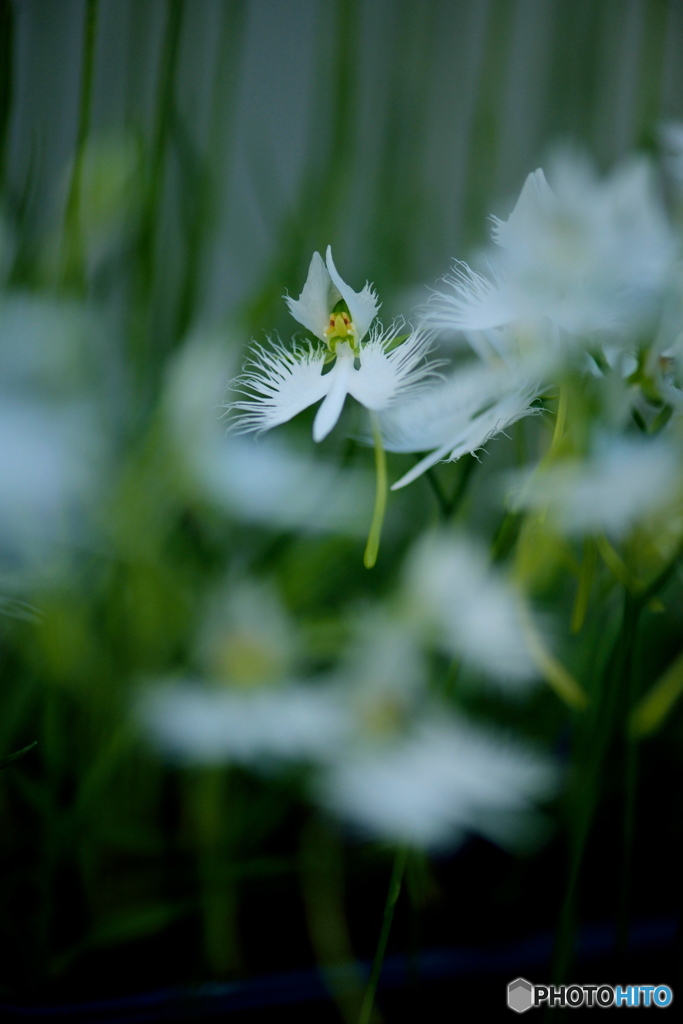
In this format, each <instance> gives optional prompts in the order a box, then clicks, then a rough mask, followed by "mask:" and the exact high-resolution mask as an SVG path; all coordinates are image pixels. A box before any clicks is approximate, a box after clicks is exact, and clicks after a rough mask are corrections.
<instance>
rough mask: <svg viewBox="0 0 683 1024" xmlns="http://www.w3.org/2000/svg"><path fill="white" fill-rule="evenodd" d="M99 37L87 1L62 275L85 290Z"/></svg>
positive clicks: (92, 0)
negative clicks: (86, 180)
mask: <svg viewBox="0 0 683 1024" xmlns="http://www.w3.org/2000/svg"><path fill="white" fill-rule="evenodd" d="M96 34H97V0H87V3H86V6H85V23H84V26H83V58H82V70H81V95H80V101H79V109H78V128H77V135H76V151H75V154H74V161H73V166H72V168H71V178H70V181H69V191H68V194H67V198H66V206H65V209H64V228H65V242H64V265H63V274H64V278H65V281H66V282H67V283H76V284H77V285H78V286H82V284H83V277H84V274H85V265H84V261H85V257H84V253H83V239H82V237H81V223H80V210H79V203H80V194H81V179H82V177H83V153H84V149H85V140H86V138H87V135H88V127H89V125H90V108H91V106H92V85H93V77H94V68H95V40H96Z"/></svg>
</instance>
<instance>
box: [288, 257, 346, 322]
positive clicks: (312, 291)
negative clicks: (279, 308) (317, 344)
mask: <svg viewBox="0 0 683 1024" xmlns="http://www.w3.org/2000/svg"><path fill="white" fill-rule="evenodd" d="M341 297H342V296H341V292H340V291H339V289H338V288H337V287H336V285H335V283H334V282H333V280H332V278H331V277H330V274H329V271H328V269H327V267H326V266H325V263H324V260H323V258H322V256H321V255H320V253H319V252H314V253H313V257H312V259H311V264H310V266H309V268H308V277H307V278H306V284H305V285H304V287H303V291H302V292H301V295H300V296H299V298H298V299H292V298H290V296H289V295H285V296H284V299H285V301H286V303H287V305H288V307H289V312H290V313H291V314H292V316H293V317H294V319H295V320H298V322H299V323H300V324H303V326H304V327H306V328H307V329H308V330H309V331H310V332H311V333H312V334H315V336H316V338H320V339H321V341H325V329H326V328H327V326H328V325H329V322H330V313H331V312H332V310H333V309H334V307H335V306H336V304H337V303H338V302H339V300H340V299H341Z"/></svg>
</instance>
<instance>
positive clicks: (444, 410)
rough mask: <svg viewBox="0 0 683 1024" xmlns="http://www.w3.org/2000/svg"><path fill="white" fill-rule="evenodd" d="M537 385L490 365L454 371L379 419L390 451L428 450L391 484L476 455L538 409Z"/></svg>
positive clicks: (406, 481) (403, 482) (397, 485)
mask: <svg viewBox="0 0 683 1024" xmlns="http://www.w3.org/2000/svg"><path fill="white" fill-rule="evenodd" d="M538 395H539V387H538V385H537V384H535V383H532V382H530V381H529V380H528V379H527V380H522V381H520V382H519V383H515V381H514V377H511V376H510V375H509V374H507V373H504V372H502V371H501V370H494V369H493V368H489V367H475V368H470V367H466V368H463V369H462V370H459V371H455V372H454V373H453V374H452V375H451V376H450V377H448V378H447V379H446V380H444V381H443V382H439V383H438V384H435V385H434V386H433V387H432V388H431V389H430V390H429V392H425V393H424V394H423V395H418V396H417V397H415V398H413V399H412V400H410V401H406V402H402V403H400V404H399V405H397V406H396V407H395V408H394V409H392V410H390V411H389V412H387V413H384V414H383V415H382V417H381V421H380V422H381V427H382V437H383V441H384V447H385V448H386V449H387V450H388V451H391V452H425V451H427V452H429V453H430V454H429V455H426V456H425V457H424V458H423V459H421V460H420V461H419V462H418V463H417V465H415V466H413V468H412V469H411V470H409V471H408V472H407V473H406V474H405V475H404V476H402V477H401V479H400V480H398V481H397V482H396V483H395V484H393V486H392V490H394V491H395V490H398V488H400V487H405V486H406V485H407V484H409V483H412V481H413V480H415V479H417V477H419V476H421V474H422V473H424V472H425V471H426V470H427V469H429V467H430V466H433V465H434V464H435V463H437V462H441V461H446V462H454V461H456V460H457V459H459V458H461V456H463V455H466V454H468V453H470V454H475V453H476V452H477V451H478V450H479V449H480V448H482V447H483V446H484V445H485V444H486V442H487V441H489V440H490V439H491V438H492V437H494V436H495V435H496V434H500V433H503V432H504V431H505V430H506V429H507V428H508V427H509V426H511V425H512V424H513V423H516V422H517V420H519V419H522V417H524V416H530V415H533V414H534V413H536V412H538V411H539V410H538V409H536V408H534V407H533V405H532V402H533V401H534V399H535V398H537V397H538Z"/></svg>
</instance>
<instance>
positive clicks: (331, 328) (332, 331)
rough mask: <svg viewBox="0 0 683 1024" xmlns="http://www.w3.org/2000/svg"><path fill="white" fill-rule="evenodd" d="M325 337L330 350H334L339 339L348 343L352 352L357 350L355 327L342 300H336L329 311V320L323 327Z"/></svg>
mask: <svg viewBox="0 0 683 1024" xmlns="http://www.w3.org/2000/svg"><path fill="white" fill-rule="evenodd" d="M325 338H326V339H327V344H328V346H329V349H330V352H334V351H335V350H336V347H337V345H338V344H339V342H340V341H344V342H346V343H347V344H349V345H350V346H351V348H352V349H353V351H354V352H357V351H358V338H357V335H356V328H355V327H354V324H353V320H352V319H351V314H350V313H349V310H348V306H347V305H346V303H345V302H344V301H341V302H338V303H337V305H336V306H335V307H334V309H333V310H332V312H331V313H330V322H329V324H328V325H327V327H326V328H325Z"/></svg>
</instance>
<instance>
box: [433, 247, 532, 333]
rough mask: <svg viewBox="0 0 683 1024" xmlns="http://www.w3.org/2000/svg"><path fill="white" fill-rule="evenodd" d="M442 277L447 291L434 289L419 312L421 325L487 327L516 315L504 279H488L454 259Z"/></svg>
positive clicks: (460, 328) (452, 328)
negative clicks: (448, 270)
mask: <svg viewBox="0 0 683 1024" xmlns="http://www.w3.org/2000/svg"><path fill="white" fill-rule="evenodd" d="M444 281H445V282H446V284H448V285H450V286H451V288H452V294H451V293H445V292H434V294H433V295H432V297H431V299H430V301H429V303H428V304H427V307H426V309H425V312H424V314H423V325H424V326H425V327H426V328H431V329H434V330H448V331H487V330H490V329H491V328H493V327H502V326H503V325H504V324H508V323H511V322H512V321H513V320H515V319H516V318H517V310H516V308H515V306H514V304H513V302H512V301H511V298H510V296H509V295H508V294H507V291H506V289H505V285H504V282H502V281H490V280H489V279H488V278H486V277H483V276H482V275H481V274H478V273H477V272H476V270H472V269H471V268H470V267H468V266H467V264H466V263H460V262H456V263H455V264H454V267H453V273H452V274H448V275H447V276H446V277H445V278H444Z"/></svg>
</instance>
